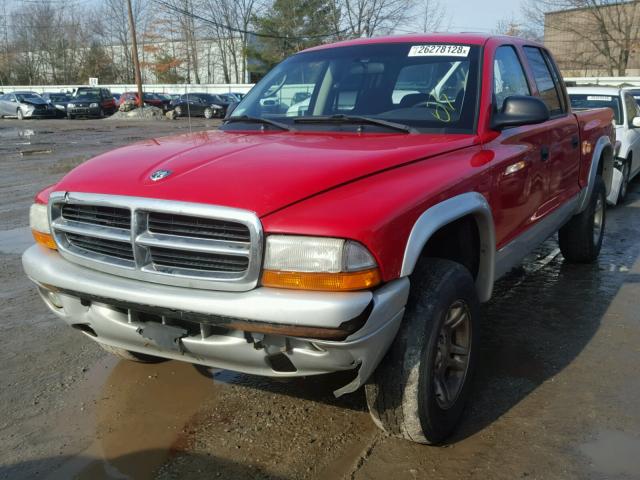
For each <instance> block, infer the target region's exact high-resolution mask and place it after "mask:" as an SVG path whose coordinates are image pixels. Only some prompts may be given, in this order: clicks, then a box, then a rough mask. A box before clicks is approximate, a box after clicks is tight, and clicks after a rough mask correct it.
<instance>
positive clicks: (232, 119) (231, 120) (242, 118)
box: [223, 115, 294, 131]
mask: <svg viewBox="0 0 640 480" xmlns="http://www.w3.org/2000/svg"><path fill="white" fill-rule="evenodd" d="M238 122H245V123H262V124H263V125H271V126H273V127H277V128H279V129H281V130H287V131H294V129H293V128H291V127H290V126H289V125H287V124H285V123H281V122H276V121H275V120H270V119H268V118H262V117H250V116H249V115H241V116H239V117H229V118H227V119H226V120H224V122H223V125H226V124H228V123H238Z"/></svg>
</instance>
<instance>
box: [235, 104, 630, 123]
mask: <svg viewBox="0 0 640 480" xmlns="http://www.w3.org/2000/svg"><path fill="white" fill-rule="evenodd" d="M239 103H240V102H233V103H230V104H229V106H228V107H227V113H225V115H224V119H225V120H226V119H227V118H229V117H230V116H231V114H232V113H233V111H234V110H235V109H236V107H237V106H238V104H239ZM639 119H640V118H639Z"/></svg>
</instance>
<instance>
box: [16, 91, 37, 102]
mask: <svg viewBox="0 0 640 480" xmlns="http://www.w3.org/2000/svg"><path fill="white" fill-rule="evenodd" d="M16 98H17V99H18V101H19V102H22V101H23V100H38V99H39V98H40V95H36V94H35V93H16Z"/></svg>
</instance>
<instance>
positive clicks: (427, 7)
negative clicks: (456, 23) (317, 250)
mask: <svg viewBox="0 0 640 480" xmlns="http://www.w3.org/2000/svg"><path fill="white" fill-rule="evenodd" d="M418 12H419V21H420V23H419V25H418V26H419V28H420V31H421V32H435V31H438V30H440V29H441V28H443V27H444V23H445V18H446V16H447V10H446V8H445V7H444V5H443V4H442V2H441V1H440V0H422V3H421V4H420V5H418Z"/></svg>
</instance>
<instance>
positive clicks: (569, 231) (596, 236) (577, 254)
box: [558, 176, 607, 263]
mask: <svg viewBox="0 0 640 480" xmlns="http://www.w3.org/2000/svg"><path fill="white" fill-rule="evenodd" d="M606 197H607V193H606V187H605V185H604V180H603V179H602V177H600V176H598V177H597V178H596V183H595V185H594V187H593V191H592V192H591V198H590V199H589V204H588V205H587V208H585V209H584V211H582V212H581V213H579V214H577V215H575V216H573V217H572V218H571V220H569V222H567V224H566V225H565V226H563V227H562V228H561V229H560V231H559V232H558V239H559V242H560V251H561V252H562V255H563V256H564V258H565V260H566V261H567V262H569V263H592V262H594V261H595V260H596V259H597V258H598V255H600V249H601V248H602V240H603V238H604V228H605V219H606V211H607V210H606V202H607V198H606Z"/></svg>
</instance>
